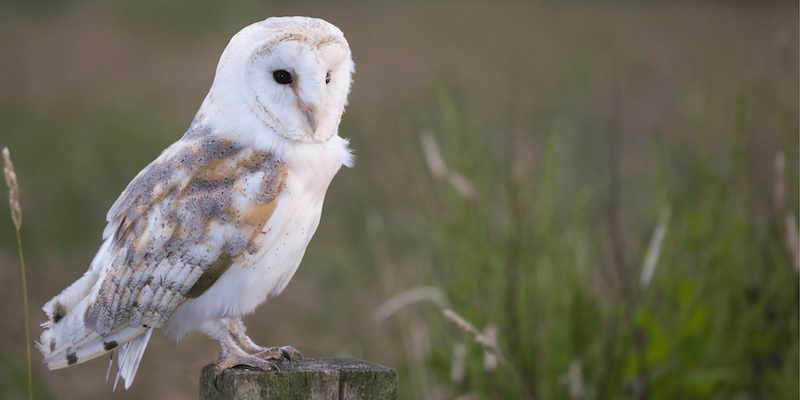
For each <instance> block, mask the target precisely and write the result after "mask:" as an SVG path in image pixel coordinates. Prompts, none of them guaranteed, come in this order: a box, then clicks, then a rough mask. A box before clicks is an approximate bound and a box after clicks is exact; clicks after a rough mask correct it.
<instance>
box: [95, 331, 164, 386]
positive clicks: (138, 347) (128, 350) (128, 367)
mask: <svg viewBox="0 0 800 400" xmlns="http://www.w3.org/2000/svg"><path fill="white" fill-rule="evenodd" d="M152 334H153V328H150V329H148V330H147V331H146V332H145V333H144V334H143V335H139V336H137V337H136V338H135V339H133V340H131V341H130V342H128V343H125V344H124V345H122V347H120V349H119V351H118V352H117V354H118V355H119V356H118V357H117V364H119V370H118V371H117V377H116V379H114V391H116V390H117V383H119V378H120V377H122V379H123V380H125V390H128V388H129V387H131V385H132V384H133V378H135V377H136V371H137V370H138V369H139V363H140V362H141V361H142V356H144V350H145V348H147V342H148V341H150V335H152ZM110 371H111V364H108V372H110ZM108 372H106V380H108Z"/></svg>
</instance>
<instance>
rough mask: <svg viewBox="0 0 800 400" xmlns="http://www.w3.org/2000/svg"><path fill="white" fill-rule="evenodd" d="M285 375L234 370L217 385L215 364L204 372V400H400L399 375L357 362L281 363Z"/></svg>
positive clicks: (243, 368)
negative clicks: (398, 392) (398, 390)
mask: <svg viewBox="0 0 800 400" xmlns="http://www.w3.org/2000/svg"><path fill="white" fill-rule="evenodd" d="M280 366H281V372H280V373H276V372H275V371H262V370H259V369H255V368H250V367H246V366H237V367H233V368H230V369H228V370H226V371H225V372H223V373H222V376H220V378H219V379H217V384H216V386H215V384H214V364H209V365H207V366H206V367H205V368H203V372H202V375H201V376H200V400H254V399H264V400H323V399H324V400H396V399H397V371H395V370H394V369H392V368H387V367H384V366H381V365H378V364H372V363H368V362H366V361H362V360H359V359H356V358H317V359H306V360H304V361H296V362H295V363H294V367H293V368H292V367H290V366H289V364H288V363H286V362H284V363H281V365H280Z"/></svg>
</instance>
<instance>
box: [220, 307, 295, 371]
mask: <svg viewBox="0 0 800 400" xmlns="http://www.w3.org/2000/svg"><path fill="white" fill-rule="evenodd" d="M246 330H247V328H245V327H244V324H243V323H242V320H241V319H239V318H231V321H230V323H229V324H228V332H229V333H230V335H231V337H232V338H233V340H235V341H236V344H238V345H239V347H240V348H241V349H242V350H244V351H246V352H248V353H250V354H252V355H254V356H256V357H258V358H261V359H264V360H281V359H286V360H289V362H290V363H291V364H292V366H294V360H296V359H298V358H299V359H300V360H303V359H304V357H303V353H301V352H300V351H299V350H297V349H295V348H294V347H292V346H282V347H261V346H259V345H257V344H255V343H253V341H252V340H251V339H250V338H249V337H248V336H247V335H246V334H245V331H246Z"/></svg>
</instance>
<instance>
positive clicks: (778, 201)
mask: <svg viewBox="0 0 800 400" xmlns="http://www.w3.org/2000/svg"><path fill="white" fill-rule="evenodd" d="M773 201H774V202H775V204H774V206H775V213H776V214H778V215H780V214H781V213H783V210H784V208H785V207H786V155H785V154H784V153H783V151H778V154H775V188H774V193H773Z"/></svg>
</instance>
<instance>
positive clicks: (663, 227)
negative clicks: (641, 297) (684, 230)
mask: <svg viewBox="0 0 800 400" xmlns="http://www.w3.org/2000/svg"><path fill="white" fill-rule="evenodd" d="M670 214H671V212H670V209H669V207H668V206H664V207H661V212H660V213H659V215H658V225H656V229H655V230H654V231H653V236H652V237H651V238H650V244H649V245H648V246H647V253H646V256H645V258H644V265H643V266H642V276H641V278H640V279H639V287H641V288H642V290H645V289H647V288H648V287H649V286H650V282H651V281H652V280H653V275H654V274H655V272H656V267H657V266H658V257H659V256H660V255H661V248H662V246H663V245H664V238H665V237H666V236H667V226H669V216H670Z"/></svg>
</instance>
